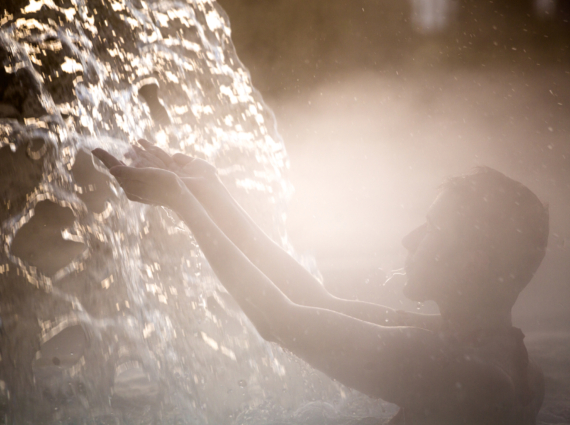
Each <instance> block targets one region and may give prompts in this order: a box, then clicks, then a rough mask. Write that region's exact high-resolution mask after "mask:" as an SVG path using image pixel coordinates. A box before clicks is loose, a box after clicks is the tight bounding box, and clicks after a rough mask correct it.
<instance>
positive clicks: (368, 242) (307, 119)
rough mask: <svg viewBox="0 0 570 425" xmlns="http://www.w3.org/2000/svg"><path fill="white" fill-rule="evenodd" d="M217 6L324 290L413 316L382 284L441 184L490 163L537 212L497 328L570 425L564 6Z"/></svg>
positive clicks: (292, 229) (569, 145) (293, 231)
mask: <svg viewBox="0 0 570 425" xmlns="http://www.w3.org/2000/svg"><path fill="white" fill-rule="evenodd" d="M220 3H221V4H222V5H223V7H224V8H225V9H226V11H227V12H228V15H229V17H230V20H231V23H232V29H233V39H234V42H235V44H236V49H237V52H238V55H239V57H240V58H241V59H242V60H243V61H244V63H245V65H246V66H247V67H248V69H249V70H250V72H251V74H252V78H253V83H254V85H255V86H256V87H257V88H258V89H259V90H260V91H261V93H262V95H263V96H264V98H265V100H266V101H267V103H268V104H269V105H270V106H271V107H272V109H273V111H274V113H275V114H276V118H277V123H278V131H279V132H280V134H281V135H282V137H283V139H284V142H285V145H286V147H287V150H288V153H289V157H290V163H291V164H290V170H289V178H290V180H291V182H292V183H293V185H294V187H295V192H294V194H293V196H292V197H291V200H290V203H289V211H288V224H287V226H288V231H289V236H290V238H291V240H292V243H293V245H294V246H295V248H296V249H297V250H298V251H299V252H300V253H302V254H305V255H307V256H308V257H309V258H312V259H314V261H315V262H316V266H317V267H318V269H319V271H320V273H321V274H322V276H323V281H324V284H325V286H326V287H327V288H328V289H329V290H330V291H331V292H333V293H335V294H337V295H339V296H342V297H346V298H359V299H365V300H372V301H375V302H380V303H383V304H388V305H392V306H395V307H397V306H400V307H403V308H407V309H413V308H415V307H416V306H415V304H413V303H411V302H406V301H405V300H402V295H401V293H400V288H387V287H386V286H383V283H384V279H385V275H386V273H389V272H390V270H393V269H398V268H400V267H402V266H403V261H404V258H405V250H404V249H403V247H402V246H401V244H400V241H401V238H402V237H403V236H404V235H406V234H407V232H409V231H410V230H411V229H413V228H414V227H416V226H417V225H419V224H421V223H422V222H423V221H424V220H425V212H426V210H427V208H428V207H429V205H430V204H431V202H432V201H433V199H434V197H435V196H436V194H437V190H438V185H439V184H440V183H441V182H442V181H443V180H445V178H447V177H450V176H454V175H458V174H462V173H466V172H469V171H470V170H471V169H472V168H473V167H475V166H479V165H486V166H490V167H492V168H495V169H497V170H499V171H501V172H503V173H505V174H506V175H508V176H509V177H511V178H514V179H515V180H518V181H520V182H522V183H523V184H525V185H526V186H528V187H529V188H530V189H531V190H533V191H534V192H535V193H536V194H537V195H538V196H539V198H540V199H541V200H542V201H543V202H545V203H547V204H548V205H549V211H550V230H551V232H550V237H549V248H548V252H547V255H546V258H545V259H544V261H543V263H542V265H541V267H540V268H539V270H538V272H537V274H536V275H535V277H534V279H533V281H532V282H531V283H530V284H529V285H528V287H527V288H526V289H525V290H524V291H523V292H522V294H521V295H520V297H519V300H518V302H517V304H516V306H515V309H514V311H513V321H514V324H515V326H519V327H521V328H522V329H523V331H524V332H525V333H526V334H527V339H526V341H527V345H528V346H529V351H530V352H531V354H532V355H534V357H536V358H538V360H539V361H541V362H542V363H541V365H542V366H543V367H544V369H545V371H546V374H547V378H548V379H549V380H550V381H548V385H549V386H548V388H547V401H546V403H545V409H544V410H546V411H549V412H558V413H557V415H558V416H556V415H554V416H552V417H551V420H552V421H554V422H553V423H558V422H557V421H562V420H568V422H564V423H570V417H567V410H568V407H567V406H568V405H569V404H570V377H569V376H568V374H567V373H566V372H563V371H564V370H568V365H567V360H566V358H567V357H568V354H569V353H570V351H569V350H570V333H568V331H569V324H570V309H569V308H568V305H569V304H570V285H569V283H570V282H569V279H570V277H569V276H570V261H569V260H570V251H569V247H568V242H569V240H570V220H569V218H568V217H570V190H569V188H570V163H569V161H570V141H569V140H570V138H569V137H570V60H569V59H570V58H569V45H570V31H569V30H570V24H569V21H568V20H569V16H570V7H569V6H570V3H568V2H562V1H559V2H555V1H535V2H530V1H529V2H525V3H520V2H512V1H507V0H503V1H495V2H475V1H445V0H441V1H420V0H414V1H411V2H391V1H389V2H372V1H353V2H340V1H313V2H310V3H308V4H307V2H303V4H302V5H301V2H295V1H273V2H263V1H235V0H231V1H230V0H228V1H224V0H221V1H220ZM422 309H423V310H424V311H435V307H434V306H433V305H426V306H423V307H422ZM554 353H556V354H554ZM560 412H566V414H564V413H560ZM549 414H550V413H549ZM565 415H566V416H565ZM547 419H548V418H547ZM547 419H544V417H543V420H547Z"/></svg>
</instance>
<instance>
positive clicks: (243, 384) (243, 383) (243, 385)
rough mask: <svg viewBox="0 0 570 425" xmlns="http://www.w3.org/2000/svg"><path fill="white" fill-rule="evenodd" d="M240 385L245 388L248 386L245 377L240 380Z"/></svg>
mask: <svg viewBox="0 0 570 425" xmlns="http://www.w3.org/2000/svg"><path fill="white" fill-rule="evenodd" d="M238 386H239V387H240V388H245V387H247V381H246V380H245V379H240V380H239V381H238Z"/></svg>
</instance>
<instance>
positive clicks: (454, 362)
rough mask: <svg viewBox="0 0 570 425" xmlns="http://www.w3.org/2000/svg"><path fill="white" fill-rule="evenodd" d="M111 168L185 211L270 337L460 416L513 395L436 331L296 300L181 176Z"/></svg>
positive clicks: (337, 370)
mask: <svg viewBox="0 0 570 425" xmlns="http://www.w3.org/2000/svg"><path fill="white" fill-rule="evenodd" d="M111 173H112V174H113V175H114V176H115V177H116V178H117V180H118V182H119V183H120V184H121V186H122V187H123V189H124V190H125V193H126V194H127V196H128V197H129V199H131V200H135V201H138V202H145V203H151V204H159V205H164V206H167V207H170V208H171V209H173V210H174V211H175V212H176V213H177V214H179V216H180V217H181V218H182V219H183V220H184V222H185V223H186V224H187V225H188V226H189V227H190V230H191V231H192V232H193V234H194V236H195V238H196V240H197V242H198V244H199V245H200V248H201V249H202V251H203V253H204V254H205V256H206V258H207V259H208V262H209V263H210V265H211V266H212V268H213V270H214V272H215V273H216V275H217V276H218V278H219V279H220V282H221V283H222V284H223V285H224V286H225V288H226V289H227V290H228V292H230V294H231V295H232V296H233V297H234V298H235V299H236V301H237V302H238V304H239V305H240V307H241V308H242V309H243V311H244V312H245V314H246V315H247V316H248V317H249V319H250V320H251V321H252V322H253V324H254V325H255V326H256V328H257V329H258V330H259V332H260V334H261V335H262V336H263V337H264V338H266V339H267V340H270V341H275V342H277V343H279V344H280V345H282V346H283V347H285V348H287V349H289V350H291V351H292V352H293V353H294V354H296V355H297V356H299V357H301V358H302V359H304V360H305V361H307V362H308V363H309V364H310V365H312V366H313V367H315V368H316V369H319V370H321V371H323V372H324V373H326V374H327V375H329V376H330V377H332V378H334V379H337V380H338V381H339V382H341V383H343V384H345V385H348V386H350V387H352V388H355V389H357V390H359V391H361V392H363V393H365V394H368V395H370V396H373V397H381V398H383V399H385V400H387V401H392V402H395V403H397V404H399V405H401V406H414V408H415V409H418V411H420V412H423V411H424V410H425V409H430V410H432V411H433V410H442V412H441V413H448V412H447V411H448V410H450V411H449V414H453V411H452V410H454V409H463V410H464V409H466V408H471V404H472V402H473V400H474V397H475V399H477V403H475V404H474V405H473V406H474V408H476V409H478V410H477V411H480V410H481V403H480V402H481V401H482V403H483V408H486V407H485V406H487V404H488V405H489V406H490V407H491V408H493V409H494V408H495V405H496V403H497V400H499V402H500V403H508V402H509V400H511V398H512V397H511V393H512V391H511V392H509V391H510V388H511V387H510V386H509V385H510V383H509V381H508V379H505V378H504V377H503V375H501V373H500V371H497V370H495V369H493V367H489V366H488V365H485V364H480V363H478V362H477V361H472V360H470V359H469V358H468V357H467V356H463V355H459V356H456V355H454V354H453V353H449V352H447V351H448V350H446V349H445V346H444V345H442V342H441V339H440V338H439V337H438V336H437V335H436V334H434V333H433V332H430V331H426V330H423V329H419V328H409V327H383V326H378V325H374V324H371V323H367V322H364V321H361V320H358V319H355V318H352V317H349V316H346V315H343V314H339V313H336V312H334V311H330V310H325V309H320V308H314V307H305V306H299V305H297V304H294V303H292V302H291V301H290V300H289V299H288V298H287V297H286V296H285V295H284V294H283V293H282V292H281V291H280V290H279V288H277V287H276V286H275V285H274V284H273V283H272V282H271V280H270V279H268V278H267V276H265V275H264V274H263V273H262V272H261V271H260V270H259V269H258V268H257V267H256V266H255V265H254V264H253V263H252V262H251V261H250V260H249V259H248V258H247V257H246V256H245V255H244V254H243V253H242V252H241V250H240V249H238V247H237V246H235V245H234V244H233V243H232V241H231V240H230V239H229V238H228V237H227V236H226V235H225V233H224V232H222V230H221V229H220V228H219V227H218V226H217V225H216V224H215V223H214V222H213V220H212V219H211V218H210V216H209V215H208V213H207V212H206V210H205V209H204V208H203V207H202V205H201V204H200V202H199V201H198V200H197V199H196V198H195V197H194V196H193V195H192V193H190V191H188V190H187V189H186V187H185V186H184V184H183V183H182V181H181V180H180V179H179V178H178V177H177V176H176V175H175V174H173V173H171V172H168V171H165V170H159V169H154V168H146V169H136V168H130V167H126V166H115V167H113V168H111ZM458 383H459V384H460V385H459V387H458V385H457V384H458ZM457 388H465V389H466V391H467V392H466V395H467V397H466V398H464V399H461V398H458V397H457V396H458V394H457ZM480 397H483V398H484V399H483V400H481V399H480ZM509 397H511V398H509ZM466 403H467V405H465V404H466ZM485 403H487V404H485ZM489 403H491V404H489ZM487 407H488V406H487ZM507 407H508V406H507ZM501 408H503V407H501ZM497 423H500V422H497Z"/></svg>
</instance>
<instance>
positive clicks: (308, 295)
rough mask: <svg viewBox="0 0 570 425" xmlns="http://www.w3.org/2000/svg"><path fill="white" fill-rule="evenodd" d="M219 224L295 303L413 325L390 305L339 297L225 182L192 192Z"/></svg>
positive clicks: (369, 319) (373, 320) (390, 323)
mask: <svg viewBox="0 0 570 425" xmlns="http://www.w3.org/2000/svg"><path fill="white" fill-rule="evenodd" d="M192 193H194V194H195V195H196V198H197V199H198V200H199V201H200V203H201V204H202V205H203V206H204V208H206V210H207V211H208V214H209V215H210V217H212V219H213V220H214V222H215V223H216V225H217V226H218V227H219V228H220V229H221V230H222V231H223V232H224V233H225V234H226V235H227V236H228V238H229V239H230V240H231V241H232V242H233V243H234V244H235V245H236V246H237V247H238V248H239V249H240V250H241V251H242V252H243V253H244V254H245V255H246V256H247V257H248V258H249V260H250V261H251V262H252V263H253V264H255V266H256V267H257V268H258V269H259V270H261V271H262V273H263V274H265V275H266V276H267V277H268V278H269V279H270V280H271V281H272V282H273V283H275V285H277V286H278V287H279V289H280V290H281V291H283V293H284V294H285V295H286V296H287V297H288V298H289V299H290V300H291V301H292V302H294V303H296V304H299V305H305V306H311V307H319V308H324V309H328V310H333V311H336V312H339V313H342V314H346V315H348V316H351V317H354V318H357V319H360V320H364V321H367V322H371V323H375V324H379V325H383V326H402V325H410V324H409V323H408V322H407V321H406V322H403V320H402V319H403V317H402V315H401V314H399V313H397V312H396V311H395V310H393V309H390V308H388V307H384V306H380V305H376V304H372V303H366V302H360V301H350V300H344V299H340V298H336V297H334V296H332V295H331V294H329V293H328V292H327V291H326V289H325V288H324V287H323V285H322V284H321V283H320V282H319V281H318V280H317V279H315V277H314V276H313V275H311V274H310V273H309V272H308V271H307V270H306V269H305V268H304V267H302V266H301V265H300V264H299V263H298V262H297V261H296V260H295V259H294V258H293V257H291V256H290V255H289V254H288V253H287V252H286V251H285V250H283V249H282V248H281V247H280V246H279V245H277V244H276V243H275V242H273V241H272V240H271V238H269V237H268V236H267V235H266V234H265V233H264V232H263V230H261V228H259V226H257V224H256V223H255V222H254V221H253V220H252V219H251V217H249V215H248V214H247V213H246V212H245V211H244V210H243V208H241V206H240V205H239V204H238V203H237V202H236V201H235V199H234V198H233V197H232V196H231V194H230V193H229V192H228V191H227V189H226V188H225V187H224V185H223V184H222V182H221V181H219V180H217V181H209V182H208V183H207V184H206V185H202V186H201V187H197V188H196V187H195V189H194V190H193V191H192Z"/></svg>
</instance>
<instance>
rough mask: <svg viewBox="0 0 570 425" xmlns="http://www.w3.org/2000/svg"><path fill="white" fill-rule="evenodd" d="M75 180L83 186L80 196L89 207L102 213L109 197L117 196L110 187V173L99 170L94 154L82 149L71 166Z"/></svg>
mask: <svg viewBox="0 0 570 425" xmlns="http://www.w3.org/2000/svg"><path fill="white" fill-rule="evenodd" d="M71 173H72V174H73V177H74V178H75V182H76V183H77V185H78V186H80V188H81V192H80V193H79V197H80V198H81V200H82V201H83V202H85V204H86V205H87V208H88V209H89V210H90V211H92V212H95V213H98V214H100V213H101V212H103V210H104V209H105V203H106V201H107V200H108V199H110V198H112V197H115V195H114V194H113V192H112V191H111V188H110V180H109V177H108V175H106V174H103V173H101V172H100V171H98V170H97V169H96V168H95V166H94V165H93V156H92V155H91V153H87V152H86V151H84V150H80V151H79V152H78V153H77V156H76V158H75V163H74V164H73V167H72V168H71Z"/></svg>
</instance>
